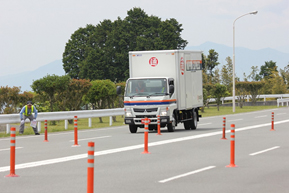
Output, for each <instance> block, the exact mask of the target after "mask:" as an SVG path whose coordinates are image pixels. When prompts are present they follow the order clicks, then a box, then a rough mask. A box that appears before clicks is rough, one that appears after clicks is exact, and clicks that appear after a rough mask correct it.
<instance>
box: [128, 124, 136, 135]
mask: <svg viewBox="0 0 289 193" xmlns="http://www.w3.org/2000/svg"><path fill="white" fill-rule="evenodd" d="M129 130H130V132H131V133H136V132H137V126H136V125H129Z"/></svg>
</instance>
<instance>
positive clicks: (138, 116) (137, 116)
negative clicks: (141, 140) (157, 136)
mask: <svg viewBox="0 0 289 193" xmlns="http://www.w3.org/2000/svg"><path fill="white" fill-rule="evenodd" d="M135 117H136V118H146V117H147V118H157V116H156V115H136V116H135Z"/></svg>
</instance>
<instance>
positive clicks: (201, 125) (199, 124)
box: [198, 123, 212, 126]
mask: <svg viewBox="0 0 289 193" xmlns="http://www.w3.org/2000/svg"><path fill="white" fill-rule="evenodd" d="M211 124H212V123H201V124H198V126H203V125H211Z"/></svg>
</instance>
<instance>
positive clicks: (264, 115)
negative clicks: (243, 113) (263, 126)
mask: <svg viewBox="0 0 289 193" xmlns="http://www.w3.org/2000/svg"><path fill="white" fill-rule="evenodd" d="M262 117H267V115H262V116H257V117H254V118H255V119H256V118H262Z"/></svg>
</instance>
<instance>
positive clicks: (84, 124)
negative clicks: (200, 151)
mask: <svg viewBox="0 0 289 193" xmlns="http://www.w3.org/2000/svg"><path fill="white" fill-rule="evenodd" d="M274 108H277V107H276V106H244V107H243V108H240V107H236V109H235V113H233V111H232V107H227V106H220V111H218V110H217V107H210V108H207V107H205V109H204V112H203V113H202V112H201V111H200V114H201V115H202V117H211V116H220V115H228V114H237V113H245V112H252V111H259V110H265V109H274ZM279 108H281V107H279ZM102 121H103V122H102V123H100V121H99V118H92V119H91V126H92V127H88V119H78V122H77V129H78V130H83V129H91V128H104V127H112V126H121V125H124V123H123V122H124V118H123V117H122V116H116V122H113V123H112V126H109V117H102ZM13 127H16V135H19V134H18V131H19V124H15V125H13ZM71 130H74V124H68V129H66V130H65V128H64V120H63V121H56V125H52V124H51V121H48V125H47V131H48V133H51V132H60V131H71ZM41 133H44V122H41ZM33 134H34V132H33V129H32V128H31V127H30V123H26V124H25V129H24V134H23V135H33ZM9 136H10V134H6V133H5V131H4V132H2V133H0V137H9Z"/></svg>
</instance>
